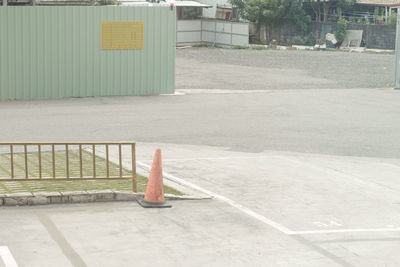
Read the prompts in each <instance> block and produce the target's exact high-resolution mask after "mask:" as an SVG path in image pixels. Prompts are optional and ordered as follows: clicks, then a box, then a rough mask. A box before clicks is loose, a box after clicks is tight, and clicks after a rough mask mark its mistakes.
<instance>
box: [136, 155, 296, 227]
mask: <svg viewBox="0 0 400 267" xmlns="http://www.w3.org/2000/svg"><path fill="white" fill-rule="evenodd" d="M136 163H137V165H139V166H141V167H144V168H146V169H148V170H150V169H151V167H150V166H149V165H147V164H145V163H143V162H140V161H138V162H136ZM163 177H165V178H166V179H168V180H171V181H174V182H176V183H178V184H180V185H183V186H187V187H190V188H192V189H194V190H197V191H199V192H202V193H204V194H207V195H209V196H211V197H213V198H215V199H218V200H220V201H222V202H225V203H227V204H229V205H231V206H232V207H234V208H237V209H238V210H240V211H242V212H243V213H245V214H247V215H248V216H250V217H252V218H254V219H257V220H259V221H261V222H263V223H265V224H267V225H269V226H271V227H273V228H275V229H277V230H278V231H281V232H283V233H285V234H291V233H292V231H290V230H289V229H288V228H286V227H285V226H282V225H280V224H279V223H277V222H274V221H272V220H270V219H268V218H266V217H264V216H262V215H260V214H258V213H256V212H254V211H252V210H251V209H249V208H247V207H244V206H242V205H241V204H239V203H236V202H235V201H233V200H231V199H229V198H227V197H224V196H221V195H218V194H216V193H213V192H211V191H209V190H207V189H204V188H202V187H200V186H198V185H195V184H193V183H191V182H188V181H185V180H183V179H181V178H178V177H175V176H173V175H171V174H168V173H166V172H163Z"/></svg>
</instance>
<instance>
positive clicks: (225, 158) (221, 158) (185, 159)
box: [142, 156, 265, 162]
mask: <svg viewBox="0 0 400 267" xmlns="http://www.w3.org/2000/svg"><path fill="white" fill-rule="evenodd" d="M259 158H265V156H257V157H254V156H253V157H219V158H176V159H163V160H162V161H163V162H166V161H189V160H229V159H259ZM142 161H149V162H152V161H153V160H152V159H148V160H142Z"/></svg>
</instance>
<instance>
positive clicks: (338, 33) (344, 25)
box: [335, 18, 347, 45]
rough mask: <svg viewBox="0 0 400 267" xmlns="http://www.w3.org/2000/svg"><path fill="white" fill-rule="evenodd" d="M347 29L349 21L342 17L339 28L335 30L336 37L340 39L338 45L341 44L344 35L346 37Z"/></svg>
mask: <svg viewBox="0 0 400 267" xmlns="http://www.w3.org/2000/svg"><path fill="white" fill-rule="evenodd" d="M346 30H347V21H346V19H345V18H340V19H339V21H338V29H337V31H336V32H335V38H336V40H337V41H338V45H340V44H341V43H342V42H343V40H344V37H346Z"/></svg>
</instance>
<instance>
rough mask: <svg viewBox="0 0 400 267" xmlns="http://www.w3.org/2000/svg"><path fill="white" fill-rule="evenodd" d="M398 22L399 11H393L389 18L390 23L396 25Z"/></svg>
mask: <svg viewBox="0 0 400 267" xmlns="http://www.w3.org/2000/svg"><path fill="white" fill-rule="evenodd" d="M396 22H397V13H396V12H393V11H392V14H390V16H389V18H388V24H389V25H396Z"/></svg>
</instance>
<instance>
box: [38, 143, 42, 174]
mask: <svg viewBox="0 0 400 267" xmlns="http://www.w3.org/2000/svg"><path fill="white" fill-rule="evenodd" d="M38 159H39V179H42V146H41V145H40V144H38Z"/></svg>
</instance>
